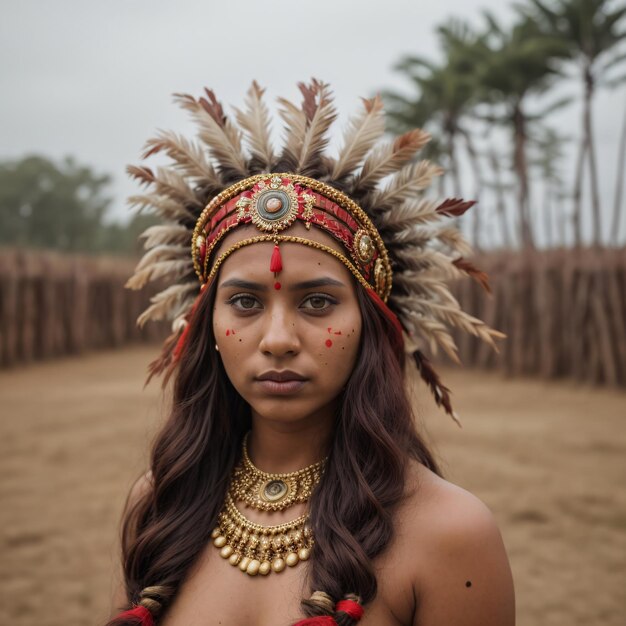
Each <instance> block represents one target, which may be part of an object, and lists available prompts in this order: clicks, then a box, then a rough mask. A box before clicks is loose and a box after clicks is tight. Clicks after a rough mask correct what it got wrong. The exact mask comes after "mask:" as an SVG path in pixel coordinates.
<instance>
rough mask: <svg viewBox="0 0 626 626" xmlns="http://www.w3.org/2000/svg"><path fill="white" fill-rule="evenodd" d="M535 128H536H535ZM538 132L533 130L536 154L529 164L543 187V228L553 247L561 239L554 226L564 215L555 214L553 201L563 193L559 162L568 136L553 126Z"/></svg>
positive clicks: (549, 244)
mask: <svg viewBox="0 0 626 626" xmlns="http://www.w3.org/2000/svg"><path fill="white" fill-rule="evenodd" d="M536 130H537V129H536ZM539 130H540V132H535V134H534V135H535V136H534V137H533V139H532V141H533V145H534V146H535V147H536V148H537V150H536V156H535V157H534V158H532V160H531V165H532V166H533V167H534V168H536V169H537V171H538V173H539V175H540V177H541V181H542V187H543V201H542V206H541V211H542V213H543V218H544V230H545V234H546V242H547V246H548V247H555V246H556V245H558V243H560V244H561V245H563V240H562V239H560V241H559V240H558V238H557V234H558V235H560V232H559V231H556V229H555V228H554V224H555V219H554V218H555V217H556V220H557V221H558V220H561V219H564V217H565V216H562V215H558V214H556V211H555V210H554V209H555V203H556V201H557V199H559V198H560V197H561V196H562V193H563V179H562V176H561V172H560V168H559V163H560V162H561V161H562V160H563V156H564V149H563V148H564V145H565V143H566V142H568V141H570V138H569V137H566V136H564V135H560V134H559V133H558V132H557V131H555V130H554V129H553V128H549V127H543V126H542V127H541V128H540V129H539ZM557 242H558V243H557Z"/></svg>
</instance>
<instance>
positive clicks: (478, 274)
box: [452, 257, 491, 295]
mask: <svg viewBox="0 0 626 626" xmlns="http://www.w3.org/2000/svg"><path fill="white" fill-rule="evenodd" d="M452 263H453V265H454V266H455V267H458V268H459V269H460V270H461V271H463V272H465V273H466V274H468V275H469V276H471V277H472V278H473V279H474V280H475V281H476V282H477V283H478V284H479V285H480V286H481V287H482V288H483V289H484V290H485V291H486V292H487V293H488V294H489V295H491V287H490V286H489V276H488V275H487V274H486V273H485V272H483V271H481V270H479V269H478V268H477V267H476V266H475V265H473V264H472V263H470V261H468V260H467V259H464V258H463V257H459V258H458V259H454V260H453V261H452Z"/></svg>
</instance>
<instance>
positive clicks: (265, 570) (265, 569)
mask: <svg viewBox="0 0 626 626" xmlns="http://www.w3.org/2000/svg"><path fill="white" fill-rule="evenodd" d="M271 569H272V564H271V563H270V562H269V561H263V563H261V566H260V567H259V574H261V576H267V575H268V574H269V573H270V571H271Z"/></svg>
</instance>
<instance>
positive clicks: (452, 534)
mask: <svg viewBox="0 0 626 626" xmlns="http://www.w3.org/2000/svg"><path fill="white" fill-rule="evenodd" d="M408 478H409V480H408V481H407V483H408V497H407V499H406V502H405V504H404V506H403V508H402V511H401V512H400V515H399V519H398V522H399V529H400V536H401V537H402V542H403V543H404V546H403V548H404V550H402V551H401V553H402V554H406V555H407V558H409V559H411V560H412V563H406V564H405V568H403V569H405V571H411V577H412V582H413V589H414V593H415V598H416V615H415V620H414V624H416V625H417V624H419V625H420V626H429V625H430V624H442V623H445V624H447V625H448V626H454V625H456V624H459V625H460V624H463V625H464V626H473V625H474V624H476V626H478V624H480V626H512V625H513V624H514V623H515V599H514V592H513V581H512V576H511V570H510V567H509V561H508V557H507V555H506V550H505V548H504V543H503V541H502V536H501V534H500V530H499V529H498V525H497V523H496V520H495V519H494V516H493V514H492V513H491V511H490V510H489V508H488V507H487V506H486V505H485V504H484V503H483V502H482V501H481V500H480V499H478V498H477V497H476V496H474V495H473V494H471V493H469V492H468V491H466V490H465V489H462V488H461V487H458V486H457V485H454V484H452V483H450V482H448V481H446V480H444V479H443V478H440V477H439V476H437V475H436V474H434V473H433V472H431V471H430V470H428V469H427V468H425V467H423V466H422V465H419V464H418V463H414V464H412V465H411V468H410V470H409V476H408Z"/></svg>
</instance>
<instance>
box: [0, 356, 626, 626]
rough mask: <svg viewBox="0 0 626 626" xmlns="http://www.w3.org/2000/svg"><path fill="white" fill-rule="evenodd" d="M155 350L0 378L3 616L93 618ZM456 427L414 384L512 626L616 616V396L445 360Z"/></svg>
mask: <svg viewBox="0 0 626 626" xmlns="http://www.w3.org/2000/svg"><path fill="white" fill-rule="evenodd" d="M155 351H156V349H155V348H145V347H144V348H132V349H125V350H122V351H118V352H105V353H98V354H93V355H89V356H86V357H81V358H66V359H63V360H58V361H54V362H50V363H44V364H37V365H33V366H30V367H27V368H21V369H16V370H12V371H4V372H0V415H1V418H0V503H1V505H0V546H1V547H0V624H2V625H6V626H9V625H11V626H34V625H35V624H36V625H37V626H88V625H93V626H98V625H101V624H103V623H104V621H105V620H106V616H107V611H108V602H109V593H110V586H111V582H110V580H111V570H112V568H113V562H114V560H115V558H116V554H115V540H116V533H117V524H118V520H119V516H120V513H121V508H122V505H123V501H124V498H125V495H126V493H127V491H128V488H129V486H130V484H131V483H132V481H133V480H134V478H136V476H138V475H139V473H140V472H141V471H142V470H143V469H144V468H145V466H146V460H147V446H148V443H149V441H150V438H151V436H152V435H153V433H154V432H155V429H156V427H157V426H158V422H159V420H160V419H161V417H162V413H163V404H162V401H161V399H160V397H159V387H158V386H157V385H151V386H150V387H149V388H148V389H147V390H145V391H142V384H143V375H144V371H145V367H146V365H147V363H148V361H149V360H150V359H151V358H152V357H153V355H154V353H155ZM442 377H443V380H444V383H445V384H447V385H449V386H450V387H451V388H452V389H453V391H454V402H455V407H456V409H457V411H458V412H459V413H460V415H461V418H462V420H463V424H464V427H463V429H459V428H458V427H457V426H456V425H455V424H454V423H453V422H452V421H451V420H450V419H449V418H447V417H446V416H445V415H444V414H443V413H442V412H439V411H437V410H436V409H435V408H434V406H433V403H432V402H431V401H430V399H429V398H428V396H427V395H426V393H425V390H424V389H423V388H421V387H418V398H417V406H418V410H419V413H420V416H421V417H420V421H421V422H422V423H421V427H422V428H423V429H424V430H425V431H426V432H427V433H428V437H429V439H430V440H431V442H432V443H433V445H434V446H435V448H436V450H437V452H438V455H439V458H440V459H441V461H442V464H443V466H444V469H445V471H446V475H447V477H448V478H449V479H450V480H452V481H453V482H456V483H458V484H460V485H462V486H463V487H465V488H467V489H469V490H470V491H472V492H474V493H475V494H477V495H478V496H479V497H480V498H482V499H483V500H484V501H485V502H486V503H487V504H488V505H489V506H490V508H491V509H492V510H493V512H494V513H495V515H496V518H497V520H498V522H499V524H500V527H501V530H502V534H503V537H504V541H505V544H506V546H507V549H508V553H509V557H510V560H511V565H512V568H513V575H514V578H515V584H516V595H517V615H518V622H517V623H518V625H521V626H535V625H538V624H542V625H545V626H573V625H575V624H585V626H590V625H591V624H602V625H603V626H623V624H624V623H625V621H624V620H625V617H624V616H625V615H626V486H625V477H626V471H625V470H626V394H625V393H623V392H617V391H606V390H598V389H591V388H587V387H582V386H580V385H577V384H575V383H571V382H559V383H548V382H543V381H539V380H529V379H524V380H519V379H518V380H506V379H504V378H503V377H502V376H501V375H499V374H491V373H483V372H473V371H461V370H442Z"/></svg>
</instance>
